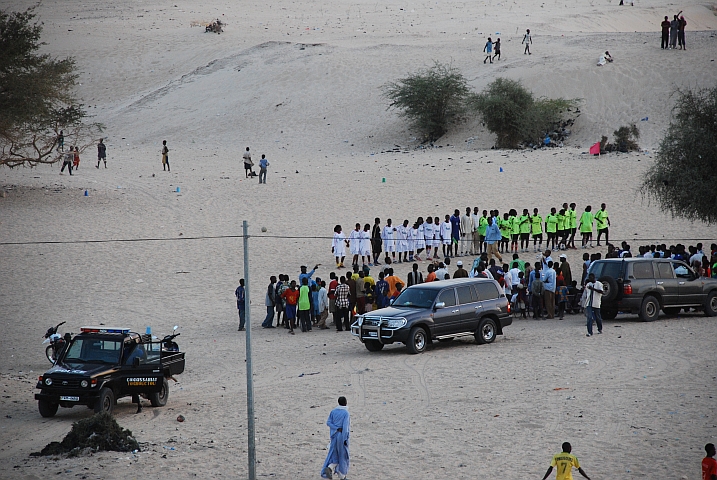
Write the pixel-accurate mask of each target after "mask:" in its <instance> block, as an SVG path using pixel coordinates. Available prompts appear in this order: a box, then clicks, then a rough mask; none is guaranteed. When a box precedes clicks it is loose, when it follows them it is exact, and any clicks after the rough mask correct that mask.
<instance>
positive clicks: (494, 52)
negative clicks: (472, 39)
mask: <svg viewBox="0 0 717 480" xmlns="http://www.w3.org/2000/svg"><path fill="white" fill-rule="evenodd" d="M521 44H522V45H525V49H524V50H523V54H524V55H532V53H531V52H530V46H531V45H532V44H533V37H532V36H531V34H530V29H527V30H526V31H525V35H523V40H522V42H521ZM483 52H484V53H485V59H483V63H485V62H487V61H490V63H493V60H496V59H498V60H500V37H499V38H498V39H496V41H495V42H494V41H493V39H492V38H491V37H488V41H487V42H486V43H485V46H484V47H483Z"/></svg>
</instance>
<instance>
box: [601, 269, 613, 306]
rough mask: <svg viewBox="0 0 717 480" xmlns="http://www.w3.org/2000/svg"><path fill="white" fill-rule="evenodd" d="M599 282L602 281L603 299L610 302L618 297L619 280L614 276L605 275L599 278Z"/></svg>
mask: <svg viewBox="0 0 717 480" xmlns="http://www.w3.org/2000/svg"><path fill="white" fill-rule="evenodd" d="M598 282H600V283H602V288H603V294H602V301H604V302H605V301H607V302H610V301H612V300H615V299H616V298H617V281H616V280H615V279H614V278H612V277H611V276H609V275H603V276H602V277H600V278H598Z"/></svg>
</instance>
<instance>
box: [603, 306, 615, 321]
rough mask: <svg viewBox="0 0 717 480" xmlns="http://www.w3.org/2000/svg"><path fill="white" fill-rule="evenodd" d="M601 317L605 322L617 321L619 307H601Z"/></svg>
mask: <svg viewBox="0 0 717 480" xmlns="http://www.w3.org/2000/svg"><path fill="white" fill-rule="evenodd" d="M600 316H602V319H603V320H615V317H617V307H613V306H610V307H600Z"/></svg>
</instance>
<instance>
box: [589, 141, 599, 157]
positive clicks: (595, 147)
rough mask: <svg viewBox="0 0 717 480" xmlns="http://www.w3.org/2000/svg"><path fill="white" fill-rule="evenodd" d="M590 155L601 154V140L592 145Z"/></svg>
mask: <svg viewBox="0 0 717 480" xmlns="http://www.w3.org/2000/svg"><path fill="white" fill-rule="evenodd" d="M590 155H600V142H597V143H595V145H593V146H592V147H590Z"/></svg>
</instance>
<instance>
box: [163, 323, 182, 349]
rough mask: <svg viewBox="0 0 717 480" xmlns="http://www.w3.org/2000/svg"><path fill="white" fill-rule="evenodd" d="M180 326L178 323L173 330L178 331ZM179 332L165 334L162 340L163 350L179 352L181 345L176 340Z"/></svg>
mask: <svg viewBox="0 0 717 480" xmlns="http://www.w3.org/2000/svg"><path fill="white" fill-rule="evenodd" d="M178 328H179V326H178V325H175V326H174V328H173V329H172V332H176V331H177V329H178ZM179 335H181V334H179V333H173V334H172V335H167V336H165V337H164V338H163V339H162V340H161V343H162V351H163V352H178V351H179V345H177V343H176V342H174V339H175V338H177V337H178V336H179Z"/></svg>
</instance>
